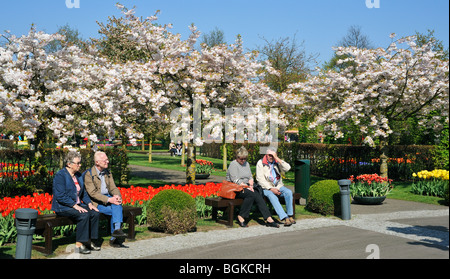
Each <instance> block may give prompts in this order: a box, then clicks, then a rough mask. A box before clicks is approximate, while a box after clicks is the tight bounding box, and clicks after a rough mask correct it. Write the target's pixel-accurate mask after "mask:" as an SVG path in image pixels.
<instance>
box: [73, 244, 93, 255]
mask: <svg viewBox="0 0 450 279" xmlns="http://www.w3.org/2000/svg"><path fill="white" fill-rule="evenodd" d="M75 253H79V254H90V253H91V251H90V250H89V249H88V248H86V246H84V245H81V246H80V247H75Z"/></svg>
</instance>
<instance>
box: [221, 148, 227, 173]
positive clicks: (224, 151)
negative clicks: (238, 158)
mask: <svg viewBox="0 0 450 279" xmlns="http://www.w3.org/2000/svg"><path fill="white" fill-rule="evenodd" d="M222 149H223V156H222V157H223V167H222V170H224V171H226V170H228V164H227V161H228V159H227V144H226V143H224V144H223V148H222Z"/></svg>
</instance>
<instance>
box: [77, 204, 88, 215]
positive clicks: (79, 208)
mask: <svg viewBox="0 0 450 279" xmlns="http://www.w3.org/2000/svg"><path fill="white" fill-rule="evenodd" d="M73 209H75V210H77V211H78V212H80V213H86V212H88V211H87V210H86V209H84V208H83V207H81V206H79V205H78V204H76V205H74V206H73Z"/></svg>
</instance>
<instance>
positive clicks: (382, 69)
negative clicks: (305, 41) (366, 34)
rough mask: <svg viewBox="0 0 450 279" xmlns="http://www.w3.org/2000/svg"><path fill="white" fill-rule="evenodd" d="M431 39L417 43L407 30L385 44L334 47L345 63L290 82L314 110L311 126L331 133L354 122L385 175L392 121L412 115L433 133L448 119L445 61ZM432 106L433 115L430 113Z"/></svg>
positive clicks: (340, 133)
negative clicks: (376, 154) (373, 149)
mask: <svg viewBox="0 0 450 279" xmlns="http://www.w3.org/2000/svg"><path fill="white" fill-rule="evenodd" d="M395 36H396V35H395V34H391V38H394V37H395ZM434 44H435V41H429V42H426V43H425V44H423V45H421V46H419V45H418V44H417V38H416V37H415V36H410V37H405V38H400V39H398V40H395V41H393V42H392V43H391V44H390V45H389V47H388V48H386V49H382V48H378V49H361V48H356V47H338V48H336V55H338V56H343V57H346V58H345V59H340V60H338V61H337V64H338V65H339V64H342V63H347V67H345V68H343V69H341V70H340V71H335V70H326V69H323V70H322V71H321V72H320V73H319V75H318V76H311V77H310V78H309V79H308V80H307V81H305V82H300V83H297V84H293V85H291V86H290V87H291V89H293V90H298V91H300V92H301V93H302V95H301V97H302V98H303V100H302V103H304V104H305V106H304V107H303V109H305V110H313V111H314V112H315V113H316V117H315V121H314V122H313V123H312V124H311V125H312V126H313V127H314V126H317V125H323V126H324V131H325V133H328V134H330V135H334V136H335V137H336V138H341V137H343V136H344V133H345V132H346V131H345V129H346V128H347V127H349V126H353V127H357V128H358V129H359V130H360V132H361V134H362V135H363V136H364V138H365V139H364V142H365V143H367V144H369V145H370V146H374V147H375V146H376V147H378V148H379V150H380V153H381V156H380V159H381V168H380V173H381V175H382V176H387V159H388V157H387V154H386V148H385V147H386V144H387V139H388V138H389V135H390V134H392V133H393V130H392V127H393V125H395V123H397V122H402V121H405V120H407V119H408V118H410V117H415V118H416V119H418V126H423V127H431V128H432V129H434V131H435V132H436V133H438V132H440V131H441V130H442V129H443V128H444V126H445V125H446V124H447V125H448V112H449V108H448V106H449V84H448V83H449V65H448V60H447V61H445V60H442V59H441V57H442V55H443V52H442V51H435V50H434V49H435V48H434ZM403 46H405V47H403ZM431 112H434V113H435V116H433V117H429V116H430V113H431Z"/></svg>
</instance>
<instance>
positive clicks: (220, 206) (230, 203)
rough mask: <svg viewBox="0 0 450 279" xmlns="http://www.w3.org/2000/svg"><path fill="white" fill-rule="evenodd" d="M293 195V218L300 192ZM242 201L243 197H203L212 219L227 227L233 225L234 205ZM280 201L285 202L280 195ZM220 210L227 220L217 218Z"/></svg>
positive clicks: (267, 201)
mask: <svg viewBox="0 0 450 279" xmlns="http://www.w3.org/2000/svg"><path fill="white" fill-rule="evenodd" d="M292 195H293V199H292V203H293V207H294V208H293V209H294V216H293V217H294V219H295V204H296V203H297V204H300V198H301V194H300V193H292ZM264 200H265V201H266V203H270V201H269V200H268V199H267V198H266V197H264ZM243 202H244V200H243V199H232V200H230V199H225V198H222V197H216V198H206V199H205V204H206V205H209V206H212V219H213V220H215V221H216V222H217V223H220V224H224V225H226V226H228V227H232V226H233V220H234V208H235V207H236V206H239V205H241V204H242V203H243ZM280 202H281V203H282V204H285V201H284V199H283V198H282V197H281V198H280ZM218 210H221V211H224V212H225V213H227V215H228V219H227V220H223V219H218V218H217V211H218Z"/></svg>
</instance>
